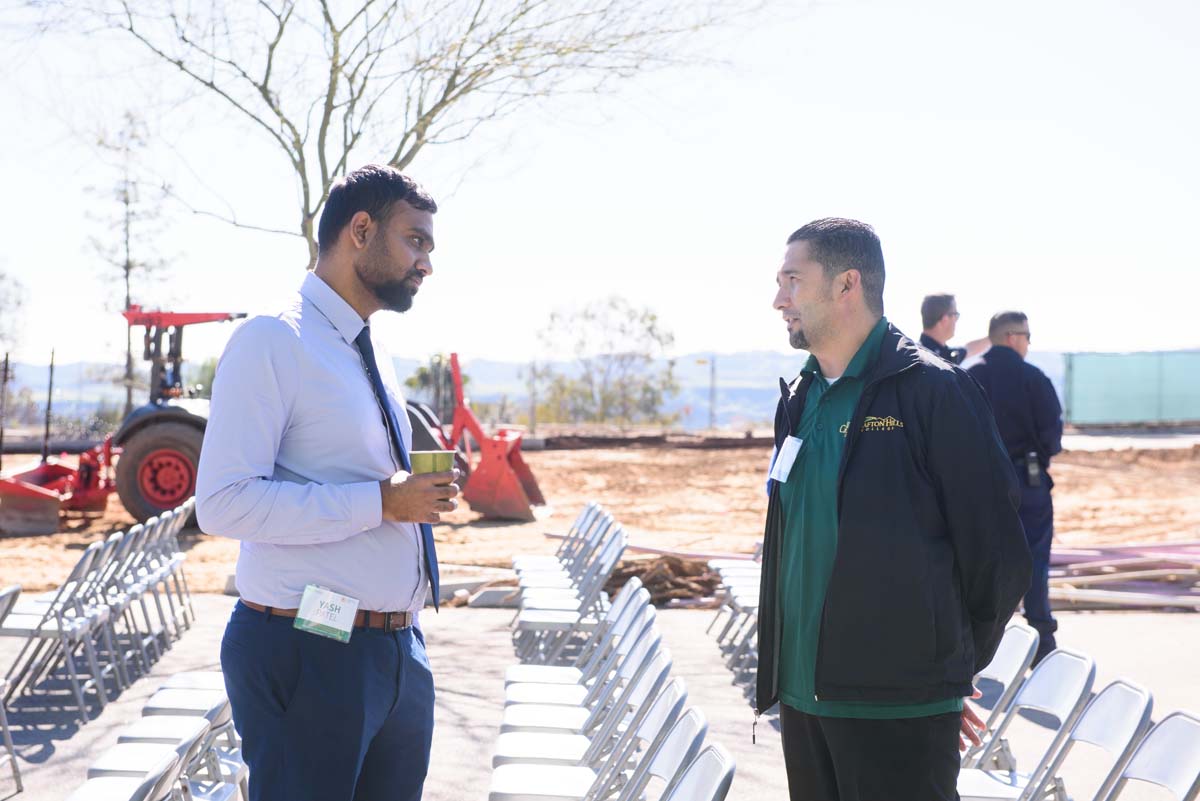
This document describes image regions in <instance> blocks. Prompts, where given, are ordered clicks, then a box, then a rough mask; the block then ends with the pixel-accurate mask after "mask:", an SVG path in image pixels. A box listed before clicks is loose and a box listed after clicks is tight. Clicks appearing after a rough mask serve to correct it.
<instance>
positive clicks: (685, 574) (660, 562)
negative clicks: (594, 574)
mask: <svg viewBox="0 0 1200 801" xmlns="http://www.w3.org/2000/svg"><path fill="white" fill-rule="evenodd" d="M631 576H637V577H638V578H640V579H641V580H642V584H643V585H644V586H645V587H646V589H648V590H649V591H650V601H651V603H653V604H654V605H655V606H665V605H666V604H668V603H670V602H671V601H674V600H679V599H695V598H712V597H713V596H714V595H715V594H716V590H717V585H719V584H720V583H721V579H720V577H719V576H718V575H717V574H716V573H714V572H713V571H712V570H710V569H709V567H708V562H707V561H703V560H698V559H681V558H680V557H678V556H670V555H664V556H657V557H654V558H651V559H622V560H621V561H620V562H618V563H617V567H616V569H615V570H613V573H612V576H611V577H610V578H609V580H608V583H607V584H606V585H605V592H607V593H608V594H609V595H610V596H612V595H615V594H616V593H617V592H618V591H619V590H620V589H621V587H623V586H624V585H625V582H626V581H628V580H629V578H630V577H631ZM714 603H715V601H714Z"/></svg>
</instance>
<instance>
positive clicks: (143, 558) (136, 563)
mask: <svg viewBox="0 0 1200 801" xmlns="http://www.w3.org/2000/svg"><path fill="white" fill-rule="evenodd" d="M158 527H159V519H158V518H157V517H148V518H146V519H145V520H143V521H142V536H141V538H140V540H139V542H138V545H137V549H136V551H135V553H134V554H133V556H134V558H133V560H132V561H131V563H130V565H129V567H130V569H132V570H137V569H138V568H141V567H143V566H147V567H149V565H150V563H151V562H153V561H154V538H155V536H156V533H157V531H158Z"/></svg>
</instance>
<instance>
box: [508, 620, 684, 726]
mask: <svg viewBox="0 0 1200 801" xmlns="http://www.w3.org/2000/svg"><path fill="white" fill-rule="evenodd" d="M661 642H662V637H661V636H660V635H659V634H657V633H655V634H654V635H653V636H651V637H644V638H642V641H641V642H638V643H636V644H635V645H634V648H633V649H632V650H631V651H630V653H629V656H628V657H627V658H626V659H625V660H624V661H623V662H622V663H621V666H620V668H619V669H618V670H617V674H616V675H615V676H614V677H613V678H612V679H611V680H609V681H608V682H606V683H605V686H604V690H603V692H601V693H600V694H599V695H598V696H597V697H596V699H595V702H594V704H593V705H592V706H591V707H586V706H565V705H553V704H512V705H510V706H506V707H505V708H504V715H503V717H502V718H501V721H500V731H501V732H509V731H543V732H548V733H550V734H561V733H564V732H565V733H567V734H585V735H589V736H590V735H591V734H592V733H593V732H596V731H598V730H600V729H601V728H602V727H603V726H604V723H605V721H606V720H607V719H608V715H610V714H618V715H624V714H625V713H626V712H628V711H629V700H630V697H631V696H632V694H633V691H634V689H635V687H636V686H637V683H638V680H639V679H640V678H641V675H642V673H644V672H645V671H646V670H648V669H651V668H652V666H653V665H654V664H655V662H656V661H657V660H658V659H666V660H668V661H669V659H670V657H669V656H668V655H667V653H666V652H665V650H664V651H663V652H662V653H659V646H660V644H661ZM622 685H623V686H624V689H619V688H620V687H622ZM614 698H615V699H616V700H613V699H614Z"/></svg>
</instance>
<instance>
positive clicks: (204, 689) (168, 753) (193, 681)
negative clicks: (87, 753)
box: [68, 671, 250, 801]
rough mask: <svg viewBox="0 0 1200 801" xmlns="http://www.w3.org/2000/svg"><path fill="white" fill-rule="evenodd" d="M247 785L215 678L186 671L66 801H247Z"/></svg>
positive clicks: (161, 691) (122, 733)
mask: <svg viewBox="0 0 1200 801" xmlns="http://www.w3.org/2000/svg"><path fill="white" fill-rule="evenodd" d="M249 779H250V771H249V769H248V768H247V767H246V764H245V762H244V761H243V760H242V752H241V742H240V741H239V739H238V736H237V732H236V730H235V729H234V726H233V714H232V711H231V709H230V705H229V697H228V696H227V695H226V693H225V681H224V678H223V676H222V675H221V672H220V671H191V672H186V673H176V674H175V675H173V676H171V677H170V678H169V679H167V681H166V682H164V683H163V685H162V686H161V687H160V688H159V690H158V691H157V692H155V693H154V695H152V696H150V699H149V700H148V701H147V702H146V704H145V706H143V707H142V717H141V719H140V720H138V721H136V722H134V723H132V724H130V725H128V726H126V727H125V728H124V729H122V730H121V731H120V733H119V734H118V735H117V742H116V744H115V745H113V746H112V747H110V748H109V749H108V750H107V751H105V752H104V753H103V754H101V755H100V756H99V758H97V759H96V761H95V762H93V763H92V764H91V766H90V767H88V772H87V780H86V781H85V782H84V783H83V784H82V785H80V786H79V787H78V788H77V789H76V790H75V792H74V793H73V794H72V795H71V796H70V797H69V799H68V801H235V800H237V799H240V801H248V799H249V797H250V796H249Z"/></svg>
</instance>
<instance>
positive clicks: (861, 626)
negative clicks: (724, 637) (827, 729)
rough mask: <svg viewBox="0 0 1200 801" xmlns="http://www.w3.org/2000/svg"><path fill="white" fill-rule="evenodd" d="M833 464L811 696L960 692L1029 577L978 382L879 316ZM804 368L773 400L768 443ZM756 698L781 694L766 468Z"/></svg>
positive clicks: (785, 429)
mask: <svg viewBox="0 0 1200 801" xmlns="http://www.w3.org/2000/svg"><path fill="white" fill-rule="evenodd" d="M863 380H864V386H863V394H862V398H861V399H860V400H859V402H858V406H857V408H856V409H855V411H854V416H853V417H852V418H851V420H850V425H849V428H848V430H847V433H846V443H845V448H844V450H843V453H842V462H841V466H840V468H839V472H838V498H837V503H838V541H837V551H836V554H835V557H834V562H833V573H832V575H831V576H830V579H829V586H828V589H827V590H826V592H825V604H824V608H823V609H822V613H821V629H820V635H819V640H818V643H817V662H816V675H815V677H814V678H815V686H816V694H817V698H818V699H819V700H829V701H863V702H882V703H923V702H926V701H937V700H941V699H945V698H954V697H969V696H970V695H971V684H972V680H973V679H974V676H975V674H976V673H977V672H978V671H979V670H980V669H981V668H983V667H984V666H985V665H987V663H988V662H989V661H990V660H991V658H992V656H993V654H995V652H996V647H997V645H999V643H1000V637H1001V636H1002V635H1003V633H1004V627H1005V625H1006V624H1007V623H1008V619H1009V617H1011V616H1012V613H1013V611H1014V610H1015V609H1016V607H1017V603H1018V601H1020V600H1021V597H1022V596H1023V595H1024V594H1025V591H1026V589H1027V588H1028V587H1029V579H1030V570H1031V565H1030V556H1029V549H1028V547H1027V546H1026V544H1025V533H1024V530H1023V529H1022V528H1021V521H1020V519H1019V518H1018V517H1017V506H1018V504H1019V502H1020V493H1019V490H1018V487H1017V483H1016V478H1015V475H1014V473H1013V468H1012V464H1011V463H1010V462H1009V459H1008V454H1007V452H1006V451H1005V449H1004V446H1003V445H1002V444H1001V442H1000V436H999V434H998V433H997V432H996V424H995V422H994V421H993V419H992V411H991V408H990V407H989V406H988V402H987V399H986V398H985V397H984V394H983V392H982V391H981V390H980V388H979V385H978V384H976V383H975V381H974V380H973V379H972V378H971V377H970V376H969V375H967V374H966V373H965V372H963V371H962V370H961V369H959V368H958V367H955V366H953V365H950V364H948V363H946V362H944V361H942V360H941V359H939V358H937V357H936V356H934V355H933V354H931V353H929V352H928V351H925V350H923V349H921V348H919V347H917V345H916V344H914V343H913V342H912V341H911V340H910V339H908V338H907V337H905V336H904V335H903V334H902V333H900V331H899V330H897V329H896V328H895V327H894V326H891V325H889V326H888V330H887V333H886V334H885V335H884V339H883V343H882V345H881V347H880V353H879V358H878V359H877V360H876V362H875V364H874V366H873V367H872V368H870V369H869V370H868V371H867V373H866V374H865V375H864V377H863ZM811 382H812V379H811V376H805V375H801V376H800V377H799V378H797V379H796V380H795V381H794V382H793V383H792V384H791V385H787V384H785V383H784V382H783V381H780V386H781V389H782V390H783V397H782V398H781V399H780V402H779V406H778V408H777V410H776V413H775V444H776V446H777V447H778V446H779V445H780V443H782V442H783V440H784V438H785V437H787V436H788V435H789V434H791V433H792V426H793V425H794V424H795V423H797V422H799V420H800V415H801V413H802V412H803V410H804V401H805V397H806V395H807V393H808V388H809V386H811ZM769 493H770V502H769V504H768V507H767V524H766V534H765V539H764V543H763V564H762V586H761V590H760V592H761V597H760V600H759V613H758V649H759V659H758V686H757V688H756V696H755V708H756V711H765V710H767V709H769V708H771V707H772V706H774V704H775V702H776V701H778V700H779V674H778V670H779V639H780V636H781V618H780V614H779V610H778V608H777V604H778V598H779V594H778V582H779V560H780V548H781V540H782V538H783V537H784V536H785V531H784V526H783V509H782V504H781V502H780V493H779V486H778V483H777V482H775V481H770V482H769Z"/></svg>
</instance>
